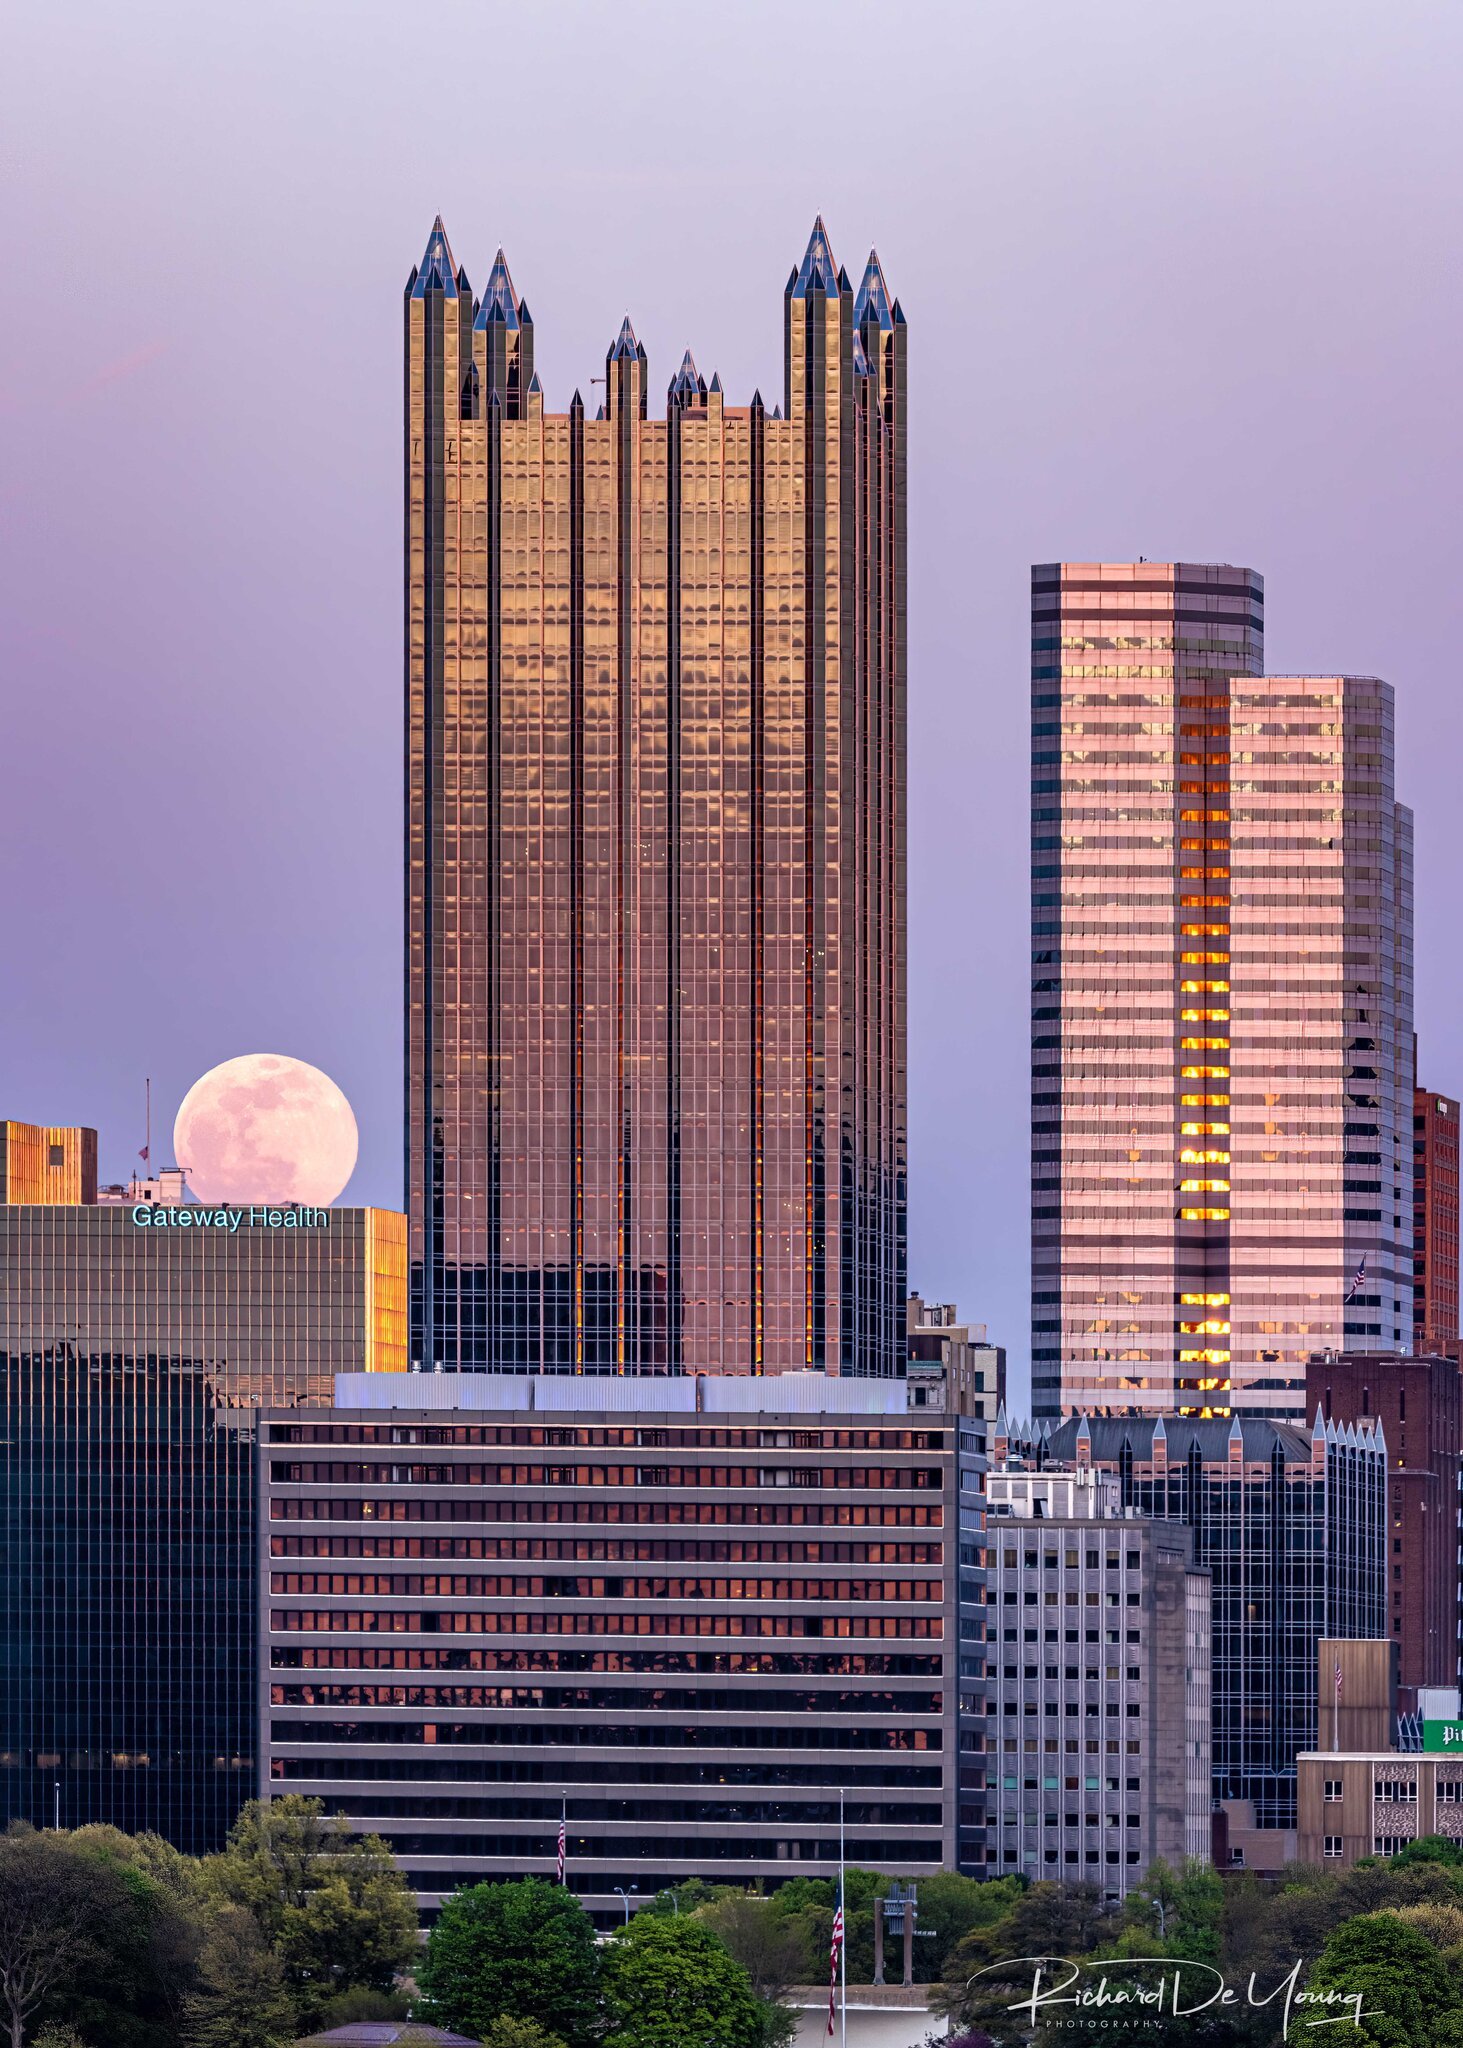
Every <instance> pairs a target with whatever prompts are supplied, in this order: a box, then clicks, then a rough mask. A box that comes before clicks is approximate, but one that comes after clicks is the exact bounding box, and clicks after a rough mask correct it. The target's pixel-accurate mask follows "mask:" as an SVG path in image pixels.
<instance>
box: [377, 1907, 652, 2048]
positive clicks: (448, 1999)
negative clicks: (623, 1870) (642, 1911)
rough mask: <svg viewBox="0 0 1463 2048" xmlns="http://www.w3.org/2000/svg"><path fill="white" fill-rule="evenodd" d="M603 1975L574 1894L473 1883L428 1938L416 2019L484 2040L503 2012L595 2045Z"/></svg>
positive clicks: (574, 2047)
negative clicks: (601, 1977)
mask: <svg viewBox="0 0 1463 2048" xmlns="http://www.w3.org/2000/svg"><path fill="white" fill-rule="evenodd" d="M647 1924H654V1925H666V1924H670V1925H672V1926H674V1925H675V1924H677V1923H676V1921H675V1920H672V1921H671V1922H669V1923H666V1922H664V1921H660V1920H656V1921H654V1922H649V1921H648V1922H647ZM688 1924H689V1923H688ZM599 1974H600V1965H599V1953H598V1950H597V1948H596V1946H595V1939H594V1926H593V1924H592V1922H591V1921H590V1919H589V1916H588V1914H587V1913H585V1912H584V1911H583V1909H582V1908H581V1907H580V1905H579V1903H578V1901H577V1900H576V1899H575V1897H574V1895H573V1893H572V1892H569V1891H566V1890H565V1889H564V1887H563V1886H562V1885H557V1884H551V1883H550V1882H549V1881H548V1879H547V1878H542V1877H525V1878H520V1879H517V1880H515V1881H513V1882H511V1883H507V1884H475V1885H471V1886H469V1887H468V1888H467V1889H465V1890H463V1891H458V1892H454V1893H453V1894H452V1896H451V1898H449V1899H447V1900H446V1901H445V1902H444V1904H443V1906H442V1911H441V1913H440V1914H439V1915H438V1919H437V1924H436V1926H435V1927H434V1928H433V1929H432V1931H431V1934H430V1935H429V1936H428V1938H427V1946H426V1950H425V1953H424V1954H423V1956H422V1958H421V1961H420V1963H419V1964H418V1966H417V1971H416V1979H417V1985H418V1988H419V1990H420V1992H421V1998H420V1999H419V2001H418V2008H419V2017H421V2018H423V2019H427V2020H430V2021H432V2022H433V2023H434V2024H435V2025H437V2026H439V2027H447V2028H450V2029H453V2030H454V2031H456V2032H457V2033H460V2034H473V2035H477V2036H481V2035H483V2034H485V2033H486V2032H487V2030H488V2028H489V2027H490V2026H492V2025H493V2024H494V2023H495V2021H497V2020H498V2019H499V2018H500V2017H501V2016H502V2015H504V2014H507V2015H509V2016H510V2017H512V2018H513V2019H519V2020H537V2021H538V2023H539V2025H540V2026H541V2027H544V2028H546V2029H547V2030H548V2031H549V2032H550V2033H552V2034H559V2035H561V2036H562V2038H563V2039H564V2041H565V2042H567V2043H568V2048H590V2044H591V2043H592V2042H593V2041H594V2040H595V2039H596V2035H597V2026H598V2019H599Z"/></svg>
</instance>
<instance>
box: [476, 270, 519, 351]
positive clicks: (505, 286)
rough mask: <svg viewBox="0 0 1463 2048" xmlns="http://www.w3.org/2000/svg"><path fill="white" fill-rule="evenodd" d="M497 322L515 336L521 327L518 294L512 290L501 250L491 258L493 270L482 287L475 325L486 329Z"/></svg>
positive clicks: (511, 283)
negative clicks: (481, 296)
mask: <svg viewBox="0 0 1463 2048" xmlns="http://www.w3.org/2000/svg"><path fill="white" fill-rule="evenodd" d="M497 322H501V323H502V325H503V326H504V327H506V328H508V329H509V331H510V332H511V333H515V334H516V333H517V331H518V329H519V327H520V326H521V325H522V317H521V313H520V310H519V304H518V294H517V292H516V291H514V289H513V280H512V278H511V277H510V276H509V275H508V260H507V258H506V257H505V256H504V254H503V251H502V250H501V249H500V250H499V251H498V253H497V255H496V256H495V257H494V258H493V268H492V270H491V271H490V272H489V275H488V281H487V283H486V284H485V285H484V286H483V299H482V304H481V306H480V307H479V308H478V316H477V320H476V322H475V325H477V326H478V327H488V326H491V325H493V324H495V323H497Z"/></svg>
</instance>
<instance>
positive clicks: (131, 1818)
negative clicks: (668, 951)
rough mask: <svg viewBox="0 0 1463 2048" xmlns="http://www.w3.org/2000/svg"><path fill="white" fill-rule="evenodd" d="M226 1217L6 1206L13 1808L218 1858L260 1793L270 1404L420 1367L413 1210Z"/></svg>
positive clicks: (3, 1795) (2, 1541)
mask: <svg viewBox="0 0 1463 2048" xmlns="http://www.w3.org/2000/svg"><path fill="white" fill-rule="evenodd" d="M219 1213H220V1212H216V1211H202V1210H189V1211H185V1210H181V1209H169V1208H167V1207H166V1206H159V1205H155V1204H151V1203H137V1204H132V1205H127V1204H108V1205H104V1206H71V1207H62V1206H54V1205H52V1206H17V1205H13V1204H10V1205H0V1826H4V1825H5V1824H6V1823H7V1822H9V1821H11V1820H27V1821H30V1822H32V1823H33V1824H34V1825H35V1826H37V1827H40V1826H51V1825H53V1824H54V1820H55V1815H56V1811H57V1801H58V1798H59V1810H60V1816H61V1822H62V1825H63V1826H65V1827H79V1826H81V1825H82V1824H83V1823H86V1822H91V1821H105V1822H110V1823H112V1824H114V1825H115V1826H117V1827H121V1828H125V1829H127V1830H129V1831H137V1830H144V1829H152V1830H156V1832H158V1833H159V1834H162V1835H165V1836H166V1837H167V1838H168V1840H169V1841H171V1842H173V1843H175V1844H176V1845H177V1846H178V1847H179V1848H181V1849H185V1850H188V1851H189V1852H203V1851H208V1850H213V1849H217V1848H219V1847H220V1846H221V1844H222V1841H223V1837H224V1834H225V1833H226V1831H227V1829H228V1827H229V1825H230V1823H231V1822H232V1820H233V1818H234V1816H235V1814H236V1813H237V1811H238V1809H239V1807H240V1805H241V1804H242V1803H243V1801H244V1800H245V1799H248V1798H250V1797H251V1796H252V1794H253V1791H254V1787H255V1783H256V1780H257V1776H258V1769H257V1763H256V1753H255V1748H254V1738H255V1717H254V1705H255V1682H254V1654H255V1644H256V1640H257V1621H256V1599H255V1585H254V1555H255V1538H254V1519H255V1491H254V1482H255V1466H254V1431H255V1425H256V1421H257V1417H258V1413H259V1409H260V1407H261V1406H262V1405H264V1404H269V1405H271V1406H275V1407H279V1406H282V1405H285V1404H293V1403H297V1402H302V1401H309V1400H320V1399H322V1398H324V1399H326V1400H328V1399H329V1395H330V1389H331V1385H332V1374H333V1373H334V1372H336V1371H337V1370H341V1369H345V1368H353V1369H361V1368H364V1369H366V1370H370V1371H378V1372H388V1371H393V1370H395V1371H400V1370H402V1369H403V1368H404V1367H405V1364H406V1223H405V1218H404V1217H402V1216H399V1215H392V1214H389V1213H387V1212H385V1211H382V1210H374V1209H332V1210H328V1211H319V1212H315V1213H316V1215H317V1216H318V1217H319V1218H320V1219H321V1220H319V1221H317V1222H316V1223H315V1224H313V1225H312V1226H309V1227H303V1228H302V1227H298V1226H297V1227H292V1228H287V1227H283V1226H274V1225H270V1224H267V1223H266V1224H259V1225H251V1224H248V1223H245V1222H241V1223H240V1224H239V1225H238V1226H237V1227H231V1226H230V1224H229V1223H228V1222H225V1223H223V1224H221V1225H220V1224H218V1223H217V1222H216V1221H215V1222H214V1223H213V1224H206V1223H203V1222H201V1221H200V1219H201V1218H202V1217H204V1216H205V1215H213V1216H215V1217H216V1216H217V1215H218V1214H219ZM223 1213H224V1214H225V1215H227V1214H228V1213H229V1212H223ZM245 1213H247V1212H245ZM185 1214H186V1215H188V1216H190V1217H191V1218H192V1219H193V1220H192V1221H191V1222H190V1223H189V1224H188V1225H187V1226H186V1227H184V1226H182V1224H181V1223H180V1221H179V1219H180V1218H181V1217H182V1216H184V1215H185Z"/></svg>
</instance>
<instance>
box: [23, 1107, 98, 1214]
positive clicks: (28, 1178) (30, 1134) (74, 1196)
mask: <svg viewBox="0 0 1463 2048" xmlns="http://www.w3.org/2000/svg"><path fill="white" fill-rule="evenodd" d="M96 1198H97V1134H96V1132H95V1131H93V1130H90V1129H87V1128H86V1127H85V1126H82V1125H79V1124H21V1123H16V1122H14V1121H13V1120H11V1119H9V1118H6V1119H3V1120H0V1202H8V1203H19V1202H25V1203H28V1204H34V1203H38V1202H40V1203H44V1202H49V1203H64V1204H65V1205H66V1206H67V1207H74V1206H75V1205H77V1204H78V1203H85V1202H94V1201H95V1200H96Z"/></svg>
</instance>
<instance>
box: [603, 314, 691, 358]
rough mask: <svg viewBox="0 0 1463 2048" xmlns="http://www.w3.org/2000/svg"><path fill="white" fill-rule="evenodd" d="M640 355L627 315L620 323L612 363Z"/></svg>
mask: <svg viewBox="0 0 1463 2048" xmlns="http://www.w3.org/2000/svg"><path fill="white" fill-rule="evenodd" d="M639 353H640V350H639V345H638V344H637V342H636V340H635V330H634V328H633V327H632V326H631V325H630V315H629V314H628V313H627V314H626V315H625V317H624V319H623V320H622V321H621V322H620V332H619V336H618V338H617V339H616V342H615V345H614V347H613V348H612V349H611V350H610V361H611V362H612V363H615V362H619V361H620V360H621V358H622V357H624V356H638V355H639ZM688 353H689V351H688Z"/></svg>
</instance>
